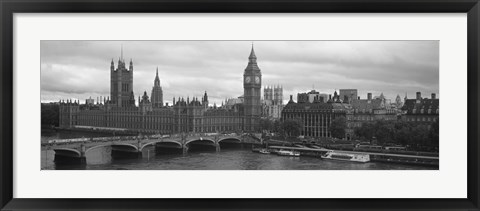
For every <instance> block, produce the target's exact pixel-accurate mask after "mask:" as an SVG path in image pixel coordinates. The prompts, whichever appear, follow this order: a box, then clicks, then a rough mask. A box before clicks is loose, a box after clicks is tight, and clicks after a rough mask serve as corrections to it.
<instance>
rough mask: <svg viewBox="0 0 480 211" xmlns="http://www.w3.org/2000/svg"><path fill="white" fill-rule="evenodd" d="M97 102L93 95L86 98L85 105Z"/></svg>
mask: <svg viewBox="0 0 480 211" xmlns="http://www.w3.org/2000/svg"><path fill="white" fill-rule="evenodd" d="M93 104H95V100H94V99H92V97H90V98H88V99H85V105H93Z"/></svg>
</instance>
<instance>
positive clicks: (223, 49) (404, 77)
mask: <svg viewBox="0 0 480 211" xmlns="http://www.w3.org/2000/svg"><path fill="white" fill-rule="evenodd" d="M122 45H123V57H124V58H125V60H126V61H127V62H128V61H130V59H132V60H133V66H134V67H133V68H134V73H133V77H134V82H133V87H134V92H135V97H136V99H137V98H138V96H139V95H140V94H143V92H144V91H147V93H148V95H150V93H151V90H152V86H153V80H154V78H155V70H156V68H157V67H158V70H159V75H160V81H161V86H162V88H163V95H164V101H165V102H170V103H171V101H172V98H173V97H176V98H178V97H184V98H186V97H187V96H190V99H191V98H192V96H197V97H199V98H200V97H201V96H202V95H203V92H204V91H207V92H208V95H209V99H210V103H212V104H213V103H214V102H216V103H217V104H220V103H221V102H222V101H223V100H224V99H225V98H231V97H238V96H240V95H243V81H242V78H243V71H244V69H245V67H246V66H247V63H248V56H249V54H250V49H251V41H42V42H41V100H42V102H51V101H58V100H60V99H80V100H81V102H85V99H86V98H89V97H90V96H91V97H92V98H94V99H97V97H98V96H109V95H110V94H109V93H110V62H111V60H112V59H113V60H114V62H115V67H116V66H117V61H118V58H119V57H120V49H121V46H122ZM254 48H255V53H256V55H257V58H258V59H257V61H258V65H259V67H260V69H261V71H262V85H263V86H266V85H276V84H280V85H282V86H283V89H284V91H283V92H284V99H285V102H286V101H287V100H288V98H289V95H294V99H295V100H296V95H297V93H298V92H307V91H310V90H311V89H312V87H314V88H315V89H316V90H318V91H320V92H321V93H333V92H334V91H335V90H338V89H358V92H359V96H360V97H361V98H366V96H367V93H368V92H372V93H373V95H374V96H378V95H380V93H382V92H383V93H384V95H385V96H386V97H387V98H388V99H392V101H393V100H394V99H395V97H396V96H397V94H400V96H401V97H402V99H403V97H404V96H405V93H407V94H408V97H409V98H413V97H414V95H415V92H417V91H420V92H422V96H423V97H429V96H430V94H431V93H437V96H440V95H439V43H438V41H254ZM127 65H128V64H127ZM262 95H263V90H262Z"/></svg>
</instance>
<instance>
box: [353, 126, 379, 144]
mask: <svg viewBox="0 0 480 211" xmlns="http://www.w3.org/2000/svg"><path fill="white" fill-rule="evenodd" d="M355 135H356V136H357V137H360V139H362V140H368V141H371V140H372V138H373V137H374V136H375V127H374V125H373V124H372V123H370V122H365V123H363V124H362V126H360V127H359V128H356V129H355Z"/></svg>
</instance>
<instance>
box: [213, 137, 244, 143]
mask: <svg viewBox="0 0 480 211" xmlns="http://www.w3.org/2000/svg"><path fill="white" fill-rule="evenodd" d="M224 140H235V141H237V142H238V143H240V142H242V140H240V138H238V137H223V138H220V140H218V143H220V142H221V141H224Z"/></svg>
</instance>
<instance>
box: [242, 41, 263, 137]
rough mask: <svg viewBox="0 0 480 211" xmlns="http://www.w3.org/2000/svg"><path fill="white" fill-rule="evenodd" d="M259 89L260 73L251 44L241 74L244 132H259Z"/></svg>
mask: <svg viewBox="0 0 480 211" xmlns="http://www.w3.org/2000/svg"><path fill="white" fill-rule="evenodd" d="M261 87H262V73H261V72H260V68H259V67H258V65H257V57H256V56H255V51H254V50H253V44H252V51H251V52H250V56H249V57H248V65H247V68H245V72H244V73H243V97H244V113H245V122H244V130H245V131H248V132H258V131H260V124H259V121H260V112H261V102H260V96H261V93H260V90H261Z"/></svg>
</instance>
